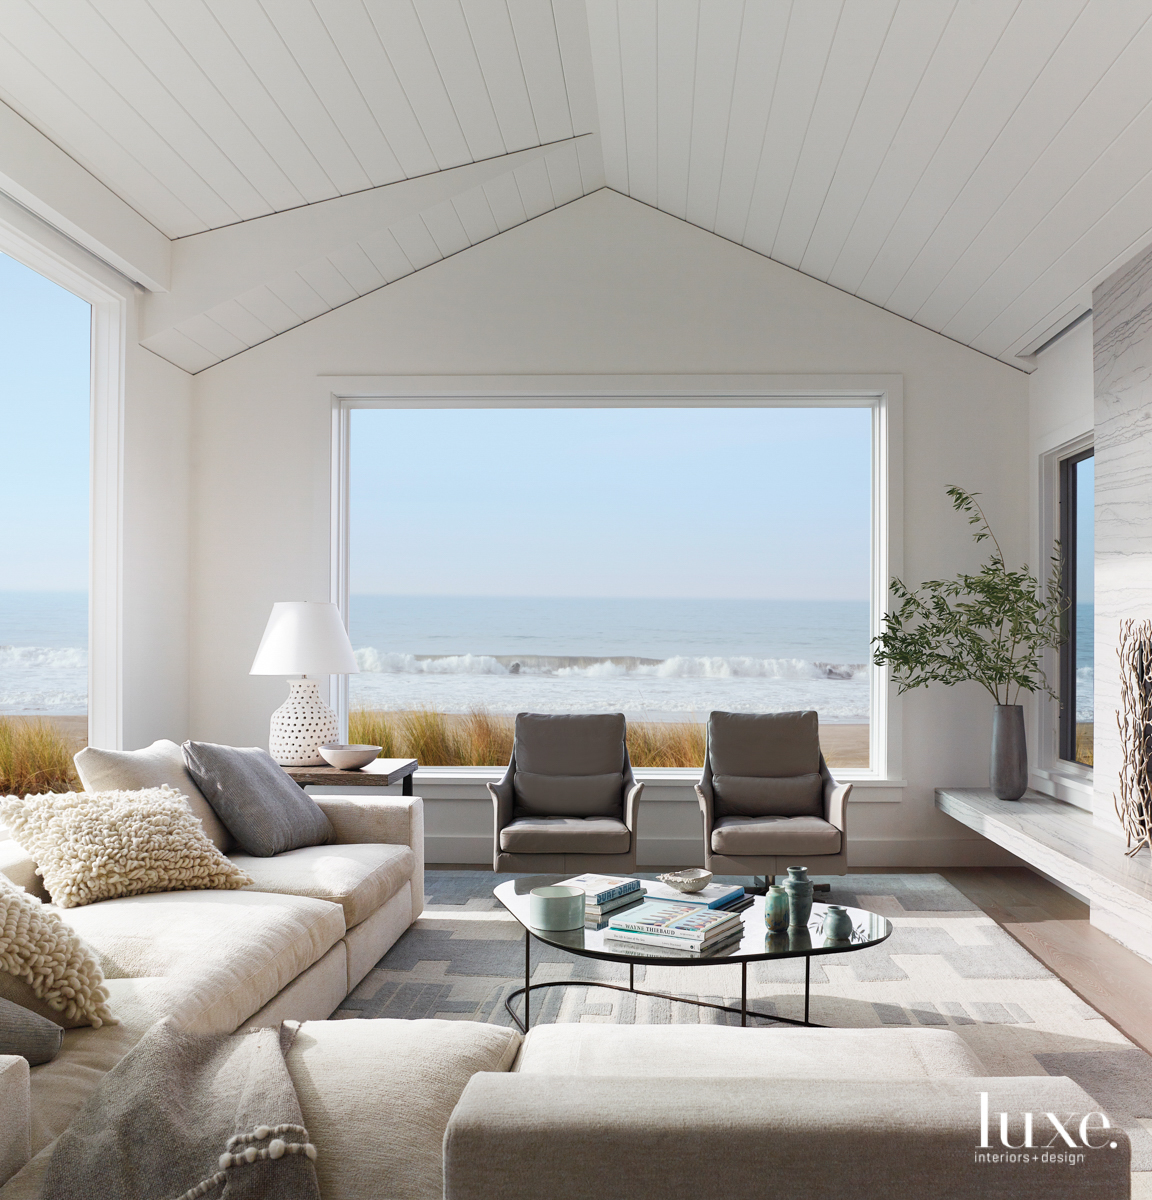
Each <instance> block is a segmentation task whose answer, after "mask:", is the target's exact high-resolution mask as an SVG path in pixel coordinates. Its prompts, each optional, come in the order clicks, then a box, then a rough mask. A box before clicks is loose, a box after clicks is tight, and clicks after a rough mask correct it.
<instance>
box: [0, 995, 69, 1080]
mask: <svg viewBox="0 0 1152 1200" xmlns="http://www.w3.org/2000/svg"><path fill="white" fill-rule="evenodd" d="M63 1041H64V1030H63V1029H61V1028H60V1026H59V1025H56V1024H55V1023H54V1022H52V1021H49V1020H48V1018H47V1017H42V1016H41V1015H40V1014H39V1013H34V1012H32V1011H31V1010H30V1009H27V1008H24V1007H23V1006H22V1005H19V1004H14V1003H13V1002H12V1001H11V1000H5V999H4V998H3V997H2V996H0V1054H18V1055H19V1056H20V1057H21V1058H26V1059H27V1060H28V1065H29V1066H30V1067H37V1066H39V1065H40V1064H41V1063H46V1062H51V1061H52V1060H53V1059H54V1058H55V1057H56V1055H57V1054H58V1053H59V1051H60V1043H61V1042H63Z"/></svg>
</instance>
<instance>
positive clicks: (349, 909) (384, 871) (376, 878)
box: [232, 843, 416, 929]
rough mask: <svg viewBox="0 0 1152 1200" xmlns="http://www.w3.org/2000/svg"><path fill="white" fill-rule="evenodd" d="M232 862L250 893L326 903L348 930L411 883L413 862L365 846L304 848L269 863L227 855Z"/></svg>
mask: <svg viewBox="0 0 1152 1200" xmlns="http://www.w3.org/2000/svg"><path fill="white" fill-rule="evenodd" d="M232 861H233V862H234V863H235V864H236V866H237V867H239V868H240V870H242V871H244V872H245V873H246V874H247V875H250V876H251V878H252V886H251V889H250V890H251V891H254V892H282V893H284V894H286V895H289V896H314V897H316V898H317V899H319V900H331V901H332V903H333V904H339V905H340V906H341V907H342V908H343V909H344V925H345V927H346V928H348V929H351V928H352V927H353V926H354V925H359V924H360V922H361V921H363V920H364V918H365V917H367V916H369V915H371V914H372V913H374V912H375V911H376V909H378V908H379V907H380V906H381V905H382V904H384V903H385V902H386V901H388V900H391V898H392V897H393V896H394V895H396V893H397V892H398V891H399V890H400V889H401V888H402V887H403V886H404V883H405V881H406V880H408V879H410V878H411V877H412V869H413V867H414V866H415V863H416V858H415V855H414V854H413V853H412V851H411V850H410V849H409V848H408V847H407V846H381V845H373V844H371V843H369V844H364V845H354V846H305V847H303V848H302V849H300V850H286V851H285V852H284V853H283V854H276V855H273V856H272V857H271V858H257V857H256V856H255V855H252V854H233V855H232Z"/></svg>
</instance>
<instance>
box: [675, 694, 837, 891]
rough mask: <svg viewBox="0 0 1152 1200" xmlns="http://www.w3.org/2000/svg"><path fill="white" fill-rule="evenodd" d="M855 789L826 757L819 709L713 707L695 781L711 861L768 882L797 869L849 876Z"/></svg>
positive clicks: (719, 870)
mask: <svg viewBox="0 0 1152 1200" xmlns="http://www.w3.org/2000/svg"><path fill="white" fill-rule="evenodd" d="M851 792H852V785H851V784H850V783H842V784H838V783H837V782H836V780H835V779H833V778H832V775H831V773H830V772H829V770H828V766H827V764H826V763H825V762H824V755H823V754H822V753H821V752H820V727H819V722H818V719H817V716H816V714H815V713H814V712H786V713H728V712H714V713H712V714H710V715H709V717H708V749H707V751H706V753H705V756H704V774H703V777H702V778H701V780H700V782H699V783H698V784H697V785H696V797H697V799H698V800H699V802H700V811H701V813H702V814H703V816H704V865H705V866H706V867H707V868H708V870H709V871H712V872H714V873H715V874H717V875H763V876H765V877H766V878H767V879H768V881H769V882H771V878H772V876H773V875H777V874H780V873H782V872H784V871H785V870H786V869H787V868H788V867H795V866H804V867H807V868H808V869H809V870H810V871H811V872H812V873H813V874H818V875H845V874H847V872H848V820H847V817H848V797H849V795H850V794H851Z"/></svg>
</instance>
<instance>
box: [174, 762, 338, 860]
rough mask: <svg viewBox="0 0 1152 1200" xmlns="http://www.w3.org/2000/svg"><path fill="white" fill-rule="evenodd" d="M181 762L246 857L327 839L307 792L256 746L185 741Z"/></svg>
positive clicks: (321, 816) (329, 837)
mask: <svg viewBox="0 0 1152 1200" xmlns="http://www.w3.org/2000/svg"><path fill="white" fill-rule="evenodd" d="M183 749H184V763H185V765H186V766H187V767H188V770H189V772H190V773H191V775H192V777H193V779H195V780H196V783H197V784H198V785H199V787H200V790H201V791H202V792H203V793H204V796H205V797H206V798H207V800H208V803H209V804H211V805H212V807H213V808H214V809H215V810H216V815H217V816H218V817H219V818H220V819H221V820H222V821H223V822H224V824H225V825H226V826H227V827H228V832H229V833H230V834H231V835H232V836H233V837H234V838H235V839H236V843H237V845H238V846H239V847H240V849H241V850H243V851H244V852H245V853H246V854H255V855H257V856H258V857H260V858H267V857H268V856H269V855H272V854H281V853H283V852H284V851H285V850H297V849H299V848H300V847H301V846H319V845H321V844H322V843H324V842H330V841H331V840H332V826H331V825H330V824H329V823H328V818H327V817H326V816H325V815H324V814H323V813H322V812H321V811H320V809H319V808H317V806H316V802H315V801H314V800H313V799H312V797H311V796H309V795H308V793H307V792H306V791H305V790H304V789H303V788H302V787H300V785H299V784H297V783H295V782H294V781H293V780H292V779H290V778H289V776H288V774H287V772H286V771H285V770H284V768H283V767H281V766H279V765H278V764H277V763H276V761H275V759H273V758H272V756H271V755H270V754H269V753H268V751H267V750H261V749H260V747H259V746H217V745H215V744H214V743H212V742H185V743H184V747H183Z"/></svg>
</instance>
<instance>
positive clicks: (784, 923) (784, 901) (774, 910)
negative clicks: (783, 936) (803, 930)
mask: <svg viewBox="0 0 1152 1200" xmlns="http://www.w3.org/2000/svg"><path fill="white" fill-rule="evenodd" d="M764 924H765V925H767V926H768V929H769V931H770V932H771V933H785V932H786V931H787V929H788V893H787V892H786V891H785V890H784V889H783V888H782V887H777V886H776V885H775V884H773V885H772V886H771V887H770V888H769V889H768V894H767V895H766V896H765V897H764Z"/></svg>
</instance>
